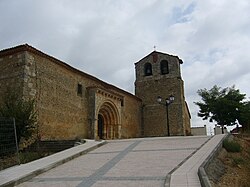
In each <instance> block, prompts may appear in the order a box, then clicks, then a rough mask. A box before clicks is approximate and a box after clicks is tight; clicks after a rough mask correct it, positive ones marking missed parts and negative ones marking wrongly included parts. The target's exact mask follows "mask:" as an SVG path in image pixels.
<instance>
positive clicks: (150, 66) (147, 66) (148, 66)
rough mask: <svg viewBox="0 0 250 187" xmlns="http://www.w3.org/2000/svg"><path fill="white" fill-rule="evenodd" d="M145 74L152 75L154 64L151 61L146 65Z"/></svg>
mask: <svg viewBox="0 0 250 187" xmlns="http://www.w3.org/2000/svg"><path fill="white" fill-rule="evenodd" d="M144 74H145V76H149V75H152V65H151V64H150V63H146V64H145V65H144Z"/></svg>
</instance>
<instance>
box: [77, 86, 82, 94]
mask: <svg viewBox="0 0 250 187" xmlns="http://www.w3.org/2000/svg"><path fill="white" fill-rule="evenodd" d="M77 95H78V96H82V85H81V84H78V85H77Z"/></svg>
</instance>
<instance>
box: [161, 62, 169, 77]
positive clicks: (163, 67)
mask: <svg viewBox="0 0 250 187" xmlns="http://www.w3.org/2000/svg"><path fill="white" fill-rule="evenodd" d="M168 73H169V69H168V61H166V60H162V61H161V74H162V75H164V74H168Z"/></svg>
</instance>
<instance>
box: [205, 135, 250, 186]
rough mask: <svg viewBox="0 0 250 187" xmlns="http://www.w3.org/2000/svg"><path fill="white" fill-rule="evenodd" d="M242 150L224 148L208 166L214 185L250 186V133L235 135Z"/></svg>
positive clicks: (234, 138) (234, 137)
mask: <svg viewBox="0 0 250 187" xmlns="http://www.w3.org/2000/svg"><path fill="white" fill-rule="evenodd" d="M233 140H235V141H236V142H238V143H239V144H240V145H241V152H239V153H232V152H227V151H226V150H225V149H224V148H223V149H222V151H221V152H220V153H219V155H218V156H217V157H216V158H215V159H214V161H213V162H212V164H210V166H209V167H208V170H207V173H208V175H209V178H210V182H211V184H212V186H214V187H231V186H233V187H250V135H234V136H233Z"/></svg>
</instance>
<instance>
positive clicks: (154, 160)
mask: <svg viewBox="0 0 250 187" xmlns="http://www.w3.org/2000/svg"><path fill="white" fill-rule="evenodd" d="M221 138H222V136H214V137H212V138H211V137H208V136H198V137H197V136H196V137H195V136H190V137H158V138H139V139H124V140H112V141H108V142H107V143H106V144H105V145H103V146H101V147H98V148H96V149H94V150H92V151H90V152H88V153H87V154H84V155H81V156H79V157H77V158H75V159H73V160H70V161H68V162H66V163H64V164H61V165H59V166H57V167H55V168H53V169H50V170H48V171H46V172H44V173H42V174H40V175H37V176H35V177H34V178H31V179H30V180H28V181H26V182H23V183H21V184H19V185H17V186H18V187H35V186H43V187H47V186H48V187H51V186H52V187H53V186H60V187H64V186H65V187H71V186H72V187H78V186H79V187H81V186H83V187H90V186H91V187H103V186H108V187H112V186H114V187H123V186H124V187H139V186H142V187H147V186H148V187H157V186H159V187H160V186H176V185H177V186H192V187H193V186H200V183H199V179H198V175H197V171H198V167H199V166H200V165H201V163H202V162H203V161H204V160H205V159H206V157H207V156H208V155H209V154H210V153H211V151H212V150H213V149H214V147H215V146H216V145H217V143H218V141H219V140H221ZM197 164H198V165H197ZM183 167H184V168H183ZM184 171H185V172H184ZM171 176H172V177H171ZM178 177H180V178H179V179H178ZM188 177H191V179H189V178H188ZM193 178H195V179H193ZM0 180H1V173H0ZM0 186H1V185H0Z"/></svg>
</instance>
